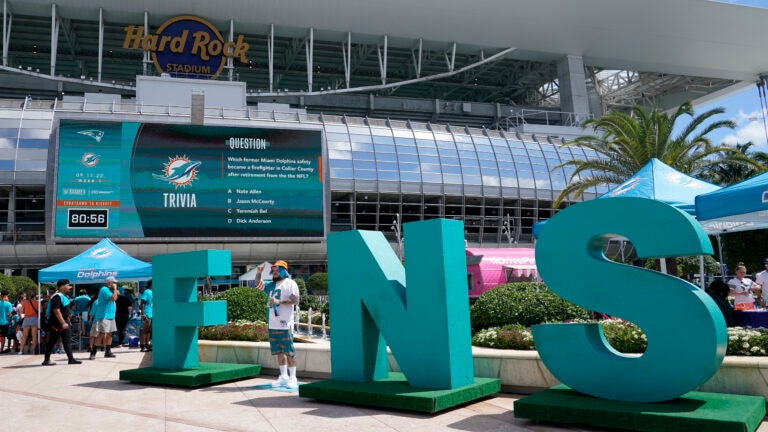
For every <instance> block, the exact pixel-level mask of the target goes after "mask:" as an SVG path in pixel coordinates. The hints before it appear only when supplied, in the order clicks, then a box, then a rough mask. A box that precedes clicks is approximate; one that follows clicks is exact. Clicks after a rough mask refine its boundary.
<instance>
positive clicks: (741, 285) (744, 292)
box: [728, 262, 760, 310]
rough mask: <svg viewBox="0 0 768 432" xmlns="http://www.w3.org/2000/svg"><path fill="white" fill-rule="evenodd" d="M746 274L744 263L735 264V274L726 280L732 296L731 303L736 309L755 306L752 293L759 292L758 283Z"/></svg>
mask: <svg viewBox="0 0 768 432" xmlns="http://www.w3.org/2000/svg"><path fill="white" fill-rule="evenodd" d="M746 276H747V267H746V266H744V263H741V262H740V263H738V264H737V265H736V276H735V277H734V278H733V279H731V280H729V281H728V288H729V289H730V292H729V294H730V295H731V296H732V297H733V305H734V309H736V310H748V309H754V308H755V299H754V298H753V297H752V294H753V293H759V291H760V285H758V284H756V283H755V282H753V281H752V279H750V278H748V277H746Z"/></svg>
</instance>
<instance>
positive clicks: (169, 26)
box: [123, 15, 250, 79]
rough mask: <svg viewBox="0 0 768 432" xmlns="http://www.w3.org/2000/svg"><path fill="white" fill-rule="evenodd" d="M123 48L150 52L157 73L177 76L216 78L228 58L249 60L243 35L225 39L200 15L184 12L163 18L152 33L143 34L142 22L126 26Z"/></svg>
mask: <svg viewBox="0 0 768 432" xmlns="http://www.w3.org/2000/svg"><path fill="white" fill-rule="evenodd" d="M124 30H125V39H123V48H125V49H139V50H143V51H149V52H150V53H152V61H153V62H154V63H155V67H156V68H157V70H158V71H160V73H168V74H169V75H171V76H174V77H180V78H210V79H214V78H216V77H217V76H218V75H219V74H220V73H221V70H222V69H223V68H224V63H225V61H226V59H227V58H234V59H238V60H240V62H242V63H248V58H247V57H246V53H247V52H248V49H249V48H250V45H249V44H248V43H247V42H245V36H243V35H239V36H238V37H237V39H236V40H234V41H225V40H224V37H223V36H222V35H221V33H220V32H219V31H218V30H217V29H216V27H214V26H213V24H211V23H210V22H208V21H206V20H204V19H203V18H200V17H196V16H190V15H183V16H177V17H174V18H171V19H169V20H168V21H166V22H164V23H163V24H161V25H160V27H158V28H157V31H156V32H155V34H146V35H145V34H144V26H134V25H131V26H128V27H125V29H124Z"/></svg>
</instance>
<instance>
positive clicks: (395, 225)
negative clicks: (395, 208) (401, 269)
mask: <svg viewBox="0 0 768 432" xmlns="http://www.w3.org/2000/svg"><path fill="white" fill-rule="evenodd" d="M390 229H391V230H392V231H394V232H395V238H396V239H397V258H398V259H399V260H400V261H401V262H402V261H403V232H402V229H401V226H400V213H395V220H393V221H392V226H391V227H390Z"/></svg>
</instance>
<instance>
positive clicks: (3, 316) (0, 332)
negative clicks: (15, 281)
mask: <svg viewBox="0 0 768 432" xmlns="http://www.w3.org/2000/svg"><path fill="white" fill-rule="evenodd" d="M0 294H2V298H3V300H2V301H0V349H2V347H3V346H4V344H5V337H6V335H7V334H8V328H9V327H10V319H11V312H13V305H12V304H11V302H9V301H8V292H7V291H2V292H1V293H0Z"/></svg>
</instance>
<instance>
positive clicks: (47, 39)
mask: <svg viewBox="0 0 768 432" xmlns="http://www.w3.org/2000/svg"><path fill="white" fill-rule="evenodd" d="M104 4H106V6H104V7H98V6H97V5H95V4H94V3H93V2H92V1H89V0H60V1H56V2H55V3H54V4H53V5H52V4H51V2H50V1H47V0H3V10H4V12H3V15H4V18H5V20H4V23H3V37H4V39H3V40H4V42H7V43H3V64H2V67H1V68H0V71H1V72H0V73H2V74H7V75H11V77H4V79H3V80H0V81H2V83H1V84H0V95H5V97H7V96H9V95H12V94H13V92H25V93H21V94H19V93H16V95H17V96H25V95H26V94H28V93H29V92H30V91H34V92H43V91H50V92H51V94H56V95H60V94H61V93H62V92H66V94H77V93H80V94H82V92H91V93H96V92H97V91H98V90H99V89H102V90H103V91H104V92H105V93H119V94H122V95H124V96H133V95H135V86H134V81H135V77H136V76H137V75H152V74H155V75H156V74H158V73H157V72H156V71H154V65H153V63H154V60H153V58H152V56H151V55H150V53H149V52H143V51H141V50H136V49H130V48H129V47H125V44H124V38H125V34H126V33H125V29H126V28H127V27H130V26H146V27H148V28H149V31H150V32H154V31H156V30H157V29H158V27H160V26H162V25H163V24H164V23H165V22H166V21H167V20H168V19H169V18H173V17H176V16H182V15H186V14H188V13H189V12H190V11H194V13H195V14H196V15H198V16H200V17H201V18H203V19H205V20H207V21H209V22H210V23H212V24H213V25H214V26H215V27H216V28H217V29H218V31H219V32H220V34H222V35H224V37H225V38H233V39H237V37H238V36H239V35H243V36H244V41H245V42H247V43H248V44H249V46H250V49H249V53H248V55H247V61H246V62H245V63H243V62H241V61H239V60H235V61H227V63H226V65H225V66H224V73H223V74H222V76H221V77H220V78H219V79H228V80H235V81H243V82H245V83H247V87H248V90H249V93H248V94H249V102H259V101H261V102H267V101H268V102H272V101H274V100H276V101H277V102H279V103H290V104H295V105H297V106H298V105H302V106H307V107H308V109H311V108H312V107H313V106H315V107H318V109H319V108H320V107H321V106H322V108H323V110H324V112H326V113H334V111H336V112H344V113H347V114H350V113H351V111H352V110H353V109H360V110H363V111H365V112H369V111H372V112H374V113H375V112H376V111H379V112H380V115H381V116H386V115H390V114H392V115H394V114H395V113H396V112H397V111H398V110H403V105H404V102H402V101H400V103H395V101H390V102H391V103H386V104H385V103H384V102H382V101H375V102H374V103H370V101H369V100H368V99H359V98H350V100H348V101H346V102H345V101H344V99H343V98H341V97H340V96H341V95H342V94H345V95H347V97H348V98H349V95H348V94H349V93H357V94H358V95H359V96H367V95H372V96H375V97H384V96H388V97H398V98H420V99H430V100H439V101H442V102H443V103H442V104H440V103H433V104H431V105H429V106H428V108H429V111H430V114H436V115H437V116H446V117H447V118H446V120H448V121H450V120H451V119H455V120H458V119H462V118H471V117H472V116H474V115H476V114H477V110H478V109H479V107H471V108H470V107H468V106H466V105H464V104H463V103H485V104H488V106H487V107H485V108H488V109H489V110H490V111H492V112H496V111H498V112H497V113H496V114H498V115H496V116H497V117H503V116H507V115H510V111H515V112H518V111H519V108H520V107H537V108H540V109H544V110H550V109H553V108H557V107H558V105H559V106H560V108H561V110H562V111H573V110H570V109H568V108H567V107H564V105H565V106H567V105H573V102H574V101H573V99H574V97H575V96H577V97H578V98H580V99H581V100H582V101H586V99H587V98H592V97H593V96H594V97H596V99H595V100H597V101H598V102H597V103H598V104H600V105H602V109H603V110H604V109H606V108H623V107H627V106H632V105H634V104H637V103H647V104H653V105H657V106H659V107H662V108H668V107H671V106H675V105H677V104H679V103H680V102H681V101H683V100H686V99H700V100H701V99H702V98H712V97H717V96H718V95H720V94H723V93H727V92H730V91H733V90H734V89H735V88H737V87H743V86H747V85H752V84H753V83H755V82H756V81H757V80H758V79H759V77H760V76H761V75H762V74H764V73H765V72H767V71H768V56H764V55H755V54H756V53H760V52H764V47H763V41H765V40H766V39H768V28H766V26H764V23H765V22H766V21H768V11H767V10H764V9H759V8H751V7H743V6H737V5H732V4H723V3H717V2H712V1H702V0H674V1H668V2H663V3H651V4H648V3H647V2H646V3H627V2H614V1H609V0H580V1H571V2H561V1H556V0H541V1H537V2H526V3H525V4H524V5H519V6H520V7H510V5H509V3H508V2H504V1H502V0H491V1H486V2H479V3H478V2H475V3H472V4H467V3H462V2H455V3H450V4H445V3H441V2H435V1H433V0H420V1H417V2H415V3H414V2H413V1H403V0H395V1H393V2H358V1H354V0H341V1H338V2H334V3H333V5H332V6H330V5H329V4H327V3H323V2H312V3H307V2H303V1H301V0H285V1H281V2H272V3H269V4H268V5H267V4H266V3H261V4H254V3H253V2H251V1H249V0H232V1H227V2H224V3H221V2H212V1H210V0H190V1H188V2H184V4H183V6H182V5H180V3H178V2H174V1H169V0H160V1H156V2H152V3H146V4H143V3H135V2H105V3H104ZM723 23H728V25H727V26H724V25H723ZM734 28H737V29H739V31H729V29H734ZM713 29H715V30H713ZM716 29H721V30H720V31H717V30H716ZM496 56H498V57H496ZM585 81H586V82H587V83H588V84H586V85H585ZM574 86H576V87H578V89H577V90H578V92H574V91H573V89H574ZM582 91H583V92H584V93H583V94H582V93H581V92H582ZM587 91H589V92H590V94H586V92H587ZM332 95H338V96H339V97H337V98H329V97H328V96H332ZM46 96H50V95H46ZM300 98H301V100H300ZM352 99H354V100H352ZM445 101H460V102H463V103H458V104H450V103H445ZM569 102H570V103H569ZM359 103H362V104H363V106H362V107H359V106H357V105H358V104H359ZM496 104H498V105H499V106H496ZM584 104H585V105H586V103H584ZM342 105H343V106H342ZM408 105H409V108H408V110H409V111H412V113H411V114H410V117H411V118H412V119H413V117H414V116H415V115H416V114H415V113H418V112H419V111H420V110H421V108H420V107H418V106H417V104H414V103H408ZM356 106H357V108H355V107H356ZM425 109H426V108H425ZM516 110H517V111H516ZM414 112H415V113H414ZM575 112H578V111H575ZM490 115H491V116H493V115H494V114H490ZM454 123H455V124H460V123H458V121H457V122H454Z"/></svg>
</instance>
